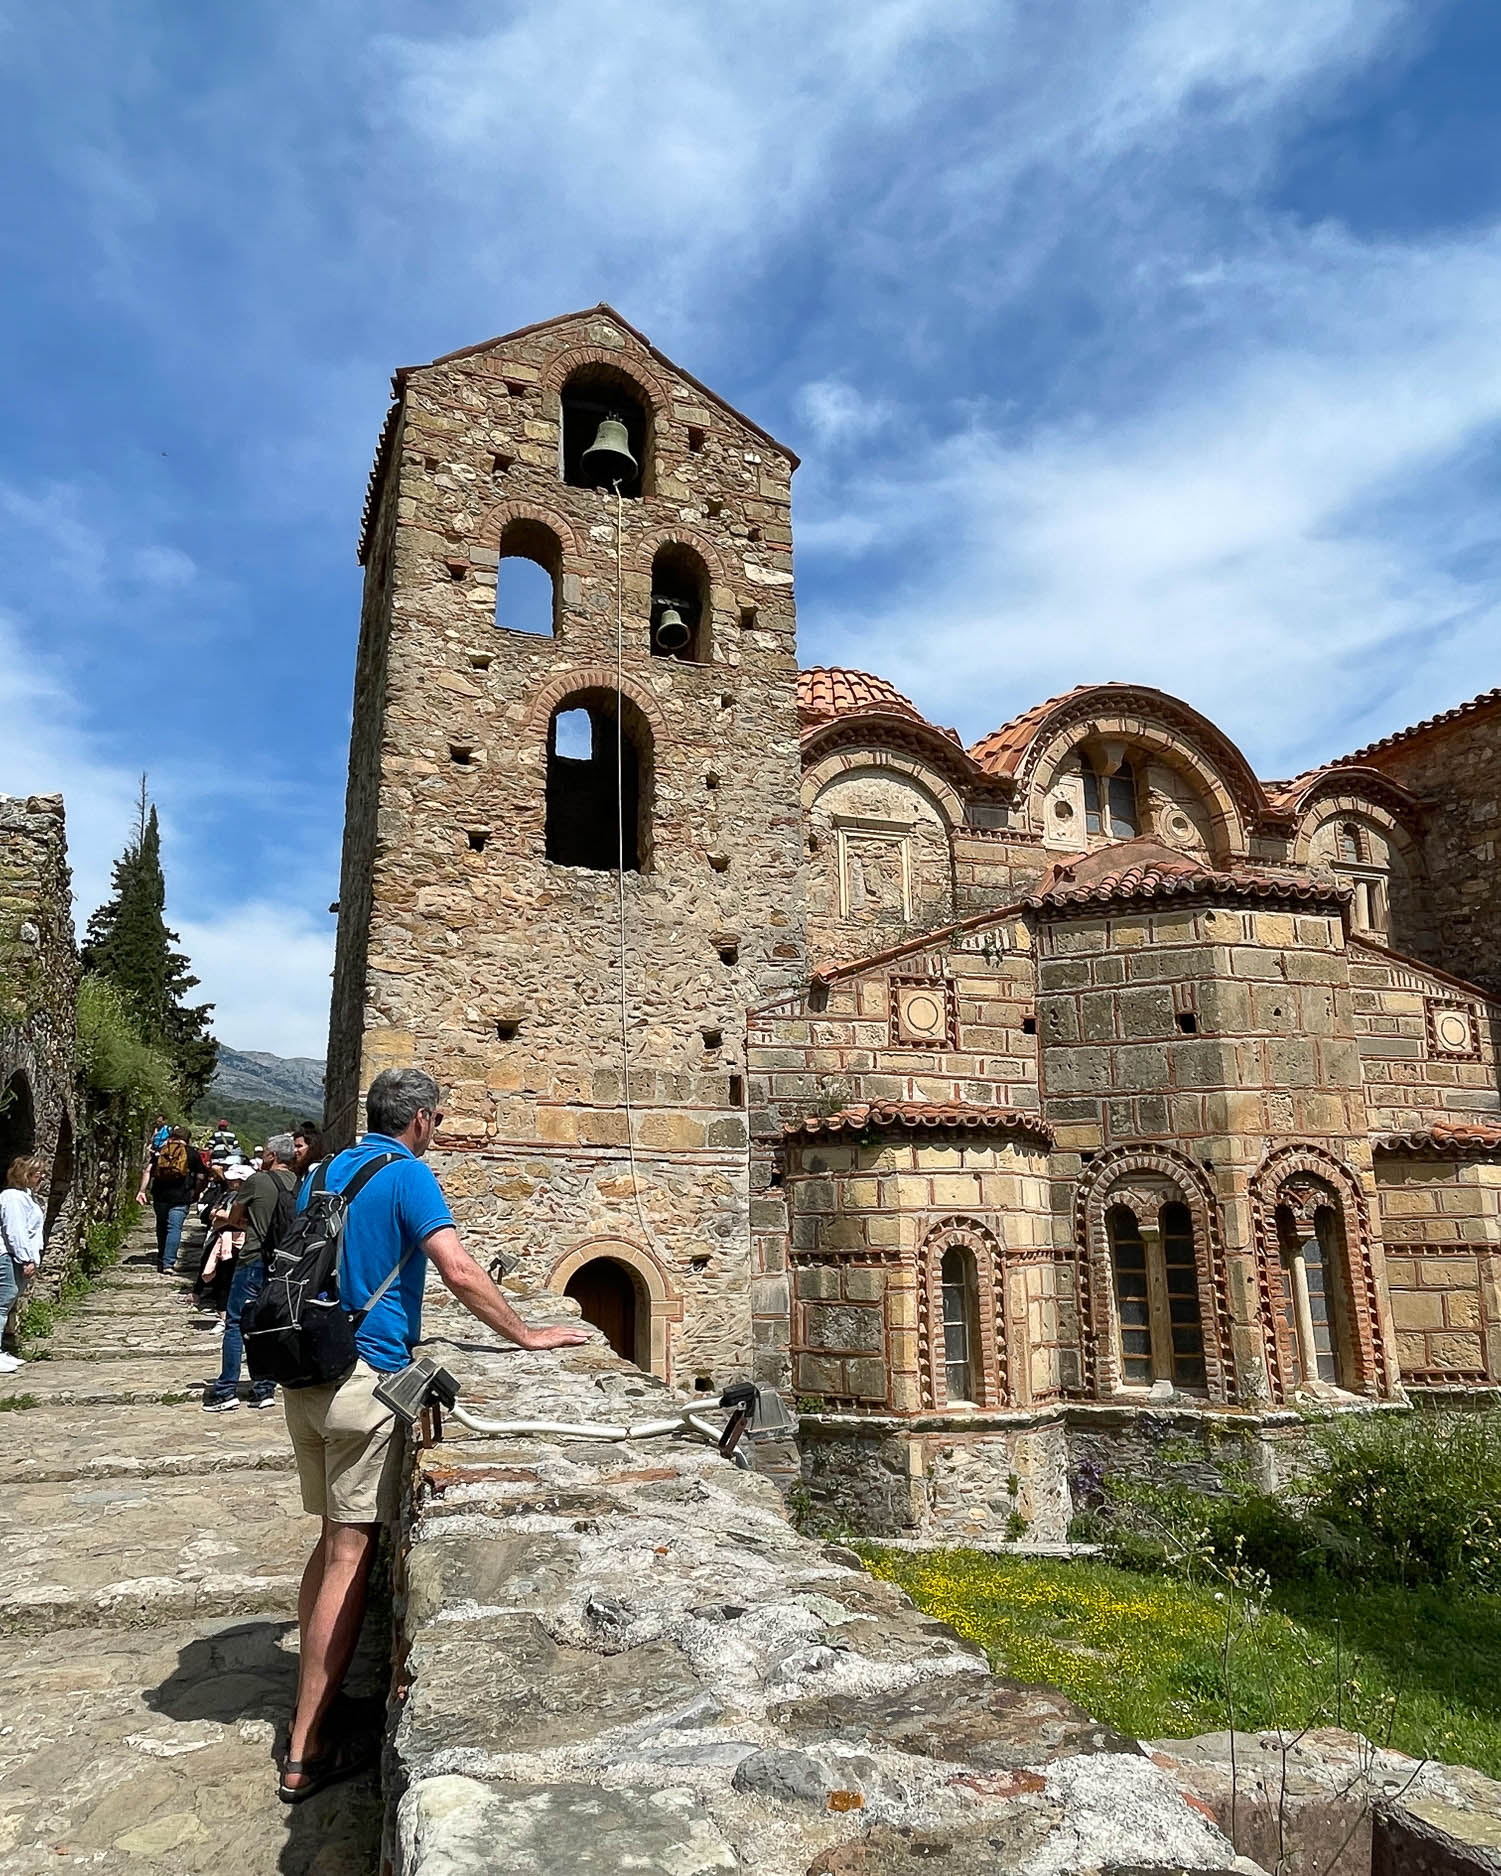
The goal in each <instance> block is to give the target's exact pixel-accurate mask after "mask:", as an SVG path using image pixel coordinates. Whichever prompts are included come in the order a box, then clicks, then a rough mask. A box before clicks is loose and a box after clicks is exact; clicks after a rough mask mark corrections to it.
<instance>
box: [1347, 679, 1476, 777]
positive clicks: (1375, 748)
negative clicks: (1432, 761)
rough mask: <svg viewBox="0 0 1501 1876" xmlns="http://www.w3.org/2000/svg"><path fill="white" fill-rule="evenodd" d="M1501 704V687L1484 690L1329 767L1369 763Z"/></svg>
mask: <svg viewBox="0 0 1501 1876" xmlns="http://www.w3.org/2000/svg"><path fill="white" fill-rule="evenodd" d="M1497 703H1501V685H1498V686H1497V688H1496V689H1495V690H1483V691H1481V693H1480V695H1479V696H1478V697H1471V698H1470V699H1469V700H1468V701H1467V702H1466V703H1462V704H1455V706H1454V708H1453V709H1452V710H1440V711H1439V713H1438V715H1437V716H1432V717H1424V718H1423V720H1422V722H1421V723H1413V724H1410V725H1409V726H1408V728H1406V729H1405V730H1393V731H1392V733H1391V735H1390V736H1381V737H1378V738H1377V740H1376V741H1375V742H1373V743H1367V744H1366V746H1365V748H1364V749H1357V750H1355V751H1354V752H1353V753H1352V754H1350V755H1348V756H1341V757H1340V758H1339V759H1338V761H1336V762H1331V763H1329V764H1327V766H1328V767H1329V768H1331V769H1343V768H1346V767H1348V766H1349V764H1350V763H1352V762H1364V761H1368V760H1369V759H1370V757H1372V756H1374V755H1377V754H1379V752H1380V751H1381V750H1383V749H1393V748H1395V747H1396V745H1397V744H1398V743H1405V742H1409V741H1410V740H1411V739H1412V738H1413V737H1414V736H1422V735H1424V734H1425V733H1426V732H1427V731H1428V730H1435V729H1438V728H1440V727H1441V726H1442V725H1443V724H1445V723H1455V722H1457V721H1458V720H1459V718H1460V717H1469V716H1475V715H1477V714H1478V713H1479V712H1480V711H1482V710H1485V709H1488V708H1489V707H1490V706H1491V705H1492V704H1497Z"/></svg>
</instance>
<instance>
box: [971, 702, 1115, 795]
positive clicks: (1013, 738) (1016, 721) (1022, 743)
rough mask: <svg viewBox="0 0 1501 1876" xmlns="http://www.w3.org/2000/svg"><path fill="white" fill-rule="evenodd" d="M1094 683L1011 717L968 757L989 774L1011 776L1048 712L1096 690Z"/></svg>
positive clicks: (985, 738) (984, 737)
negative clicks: (1034, 732) (971, 757)
mask: <svg viewBox="0 0 1501 1876" xmlns="http://www.w3.org/2000/svg"><path fill="white" fill-rule="evenodd" d="M1097 688H1098V686H1096V685H1093V684H1076V685H1075V686H1074V688H1073V689H1072V690H1065V691H1060V692H1059V693H1058V695H1057V696H1056V697H1048V698H1046V699H1044V701H1043V702H1042V703H1040V704H1033V706H1032V708H1031V709H1030V710H1024V711H1023V712H1022V714H1021V715H1020V716H1019V717H1012V719H1011V721H1010V722H1009V723H1003V724H1002V725H1001V727H1000V728H999V729H998V730H992V731H991V732H990V734H989V735H988V736H982V737H981V738H980V740H979V742H977V743H975V744H974V745H973V746H972V748H971V749H970V752H969V753H970V754H971V755H972V756H973V757H974V759H975V761H976V762H978V763H979V765H980V767H981V768H982V769H986V770H988V771H989V773H990V774H992V775H1014V774H1015V773H1016V766H1017V764H1018V763H1019V762H1020V761H1021V758H1022V755H1023V754H1024V752H1025V750H1026V747H1027V744H1028V743H1029V742H1031V740H1032V733H1033V731H1034V730H1035V729H1036V728H1037V726H1038V724H1039V723H1041V722H1042V720H1043V718H1044V717H1045V716H1047V715H1048V714H1049V712H1050V711H1053V710H1056V709H1057V707H1058V705H1059V704H1062V703H1067V702H1068V700H1069V698H1070V697H1081V696H1083V694H1084V692H1085V691H1087V690H1095V689H1097Z"/></svg>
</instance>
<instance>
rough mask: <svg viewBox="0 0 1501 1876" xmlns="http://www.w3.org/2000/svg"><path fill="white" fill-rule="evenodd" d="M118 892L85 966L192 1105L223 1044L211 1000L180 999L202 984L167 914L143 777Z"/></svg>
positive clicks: (105, 909)
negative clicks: (113, 989) (113, 992)
mask: <svg viewBox="0 0 1501 1876" xmlns="http://www.w3.org/2000/svg"><path fill="white" fill-rule="evenodd" d="M111 884H112V886H113V892H112V893H111V895H110V897H109V898H108V899H107V900H106V901H105V903H104V904H103V905H102V906H100V907H99V909H98V910H97V911H96V912H95V913H94V915H93V917H92V918H91V919H90V920H89V925H88V934H87V936H86V938H85V940H84V945H83V966H84V969H85V970H88V971H94V972H96V973H97V974H98V975H99V976H101V977H105V978H108V979H109V981H110V982H111V983H113V984H115V985H116V986H117V987H118V989H119V991H120V994H121V996H122V997H123V998H124V999H125V1004H126V1007H127V1009H128V1010H129V1012H130V1015H131V1017H132V1019H133V1021H134V1022H135V1025H136V1027H137V1029H138V1030H139V1032H140V1035H141V1039H142V1041H144V1042H147V1043H150V1044H152V1045H153V1046H154V1047H157V1048H161V1049H165V1050H166V1052H167V1055H168V1057H169V1058H170V1060H171V1062H172V1066H173V1071H174V1074H175V1076H176V1080H177V1083H178V1087H179V1088H180V1090H181V1093H182V1098H183V1100H184V1102H185V1103H186V1104H187V1105H188V1106H189V1107H191V1106H192V1104H193V1102H194V1101H195V1100H196V1099H197V1098H198V1096H199V1095H200V1094H202V1093H203V1091H204V1090H205V1089H206V1088H207V1086H208V1084H209V1082H210V1080H211V1079H212V1078H213V1073H214V1067H215V1064H216V1062H217V1060H218V1055H219V1045H218V1043H217V1042H215V1041H214V1039H213V1037H212V1036H210V1035H209V1033H208V1026H209V1014H210V1012H211V1011H212V1009H213V1005H212V1004H211V1003H199V1004H188V1003H185V1002H184V1001H183V999H184V997H185V996H186V995H187V993H188V991H190V990H191V989H193V987H194V986H195V985H196V984H197V982H198V979H197V978H196V977H195V976H193V974H192V971H191V970H190V968H189V965H188V960H187V958H186V957H185V956H184V955H183V953H182V952H181V951H178V950H177V949H175V947H176V944H177V933H176V932H174V931H170V930H169V929H168V927H167V922H166V919H165V917H164V911H165V908H166V903H167V883H166V879H165V878H164V876H163V874H162V842H161V829H160V827H159V826H158V824H157V818H156V809H155V807H154V806H148V803H147V799H146V778H145V777H144V776H142V777H141V801H140V810H139V816H138V819H137V823H136V829H135V833H134V834H133V835H132V837H131V839H130V840H129V841H128V842H127V843H126V847H125V851H124V853H122V854H121V856H120V858H119V859H118V860H116V862H115V865H114V874H113V878H112V880H111Z"/></svg>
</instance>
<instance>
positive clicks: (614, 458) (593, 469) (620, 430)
mask: <svg viewBox="0 0 1501 1876" xmlns="http://www.w3.org/2000/svg"><path fill="white" fill-rule="evenodd" d="M579 469H580V470H581V472H582V474H583V477H584V480H585V481H586V482H591V483H593V485H594V486H595V487H596V488H609V487H610V485H611V484H612V483H614V482H629V481H631V480H632V478H633V477H634V476H635V474H636V458H635V457H634V456H633V455H632V454H631V440H630V437H629V436H628V435H627V433H626V427H625V425H624V423H623V422H622V421H621V419H620V418H619V417H617V416H616V415H615V414H614V412H613V411H612V412H611V414H610V415H609V416H608V417H606V418H605V419H604V421H603V422H602V423H601V424H600V426H599V428H598V430H596V431H595V433H594V441H593V442H592V443H591V444H590V445H589V447H588V449H586V450H585V451H584V453H583V455H582V456H581V457H580V459H579Z"/></svg>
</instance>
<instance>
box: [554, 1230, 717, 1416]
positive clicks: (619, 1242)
mask: <svg viewBox="0 0 1501 1876" xmlns="http://www.w3.org/2000/svg"><path fill="white" fill-rule="evenodd" d="M600 1257H607V1258H609V1259H610V1260H611V1262H612V1263H617V1264H624V1265H625V1267H626V1268H627V1269H628V1270H630V1271H631V1272H632V1273H633V1274H634V1275H635V1277H636V1279H637V1281H638V1283H639V1284H640V1285H641V1287H642V1289H643V1290H645V1292H646V1306H647V1316H648V1344H647V1346H648V1351H649V1359H650V1371H651V1373H652V1374H654V1375H656V1376H657V1378H658V1379H659V1380H662V1381H670V1380H671V1379H672V1341H671V1336H670V1334H669V1325H670V1324H672V1323H674V1322H681V1321H682V1320H683V1299H682V1297H681V1296H680V1295H679V1294H678V1292H677V1290H676V1289H675V1288H674V1286H673V1284H672V1282H671V1280H670V1279H669V1277H668V1275H667V1272H666V1271H665V1270H664V1269H663V1267H662V1265H661V1264H660V1263H659V1262H658V1260H657V1259H656V1258H655V1257H654V1256H653V1255H652V1253H651V1252H650V1251H648V1250H644V1249H643V1248H642V1247H641V1246H640V1245H638V1244H633V1243H631V1241H630V1240H629V1239H628V1238H613V1237H609V1236H603V1237H595V1238H585V1240H584V1241H583V1243H582V1244H576V1245H575V1246H574V1247H573V1249H572V1250H571V1251H566V1252H565V1253H564V1254H563V1256H561V1257H560V1258H558V1260H557V1261H556V1263H554V1264H553V1266H552V1268H551V1269H550V1270H549V1271H548V1273H547V1288H548V1289H549V1290H551V1291H552V1292H553V1294H554V1295H556V1296H561V1295H562V1294H563V1291H564V1290H565V1289H566V1288H567V1285H568V1280H569V1278H570V1277H572V1276H574V1275H575V1274H576V1273H577V1272H578V1271H580V1270H582V1269H583V1267H584V1265H585V1264H592V1263H593V1262H594V1261H595V1259H596V1258H600Z"/></svg>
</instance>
